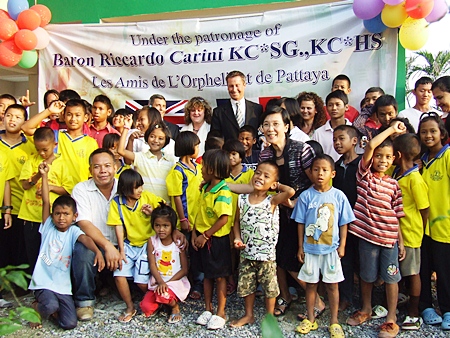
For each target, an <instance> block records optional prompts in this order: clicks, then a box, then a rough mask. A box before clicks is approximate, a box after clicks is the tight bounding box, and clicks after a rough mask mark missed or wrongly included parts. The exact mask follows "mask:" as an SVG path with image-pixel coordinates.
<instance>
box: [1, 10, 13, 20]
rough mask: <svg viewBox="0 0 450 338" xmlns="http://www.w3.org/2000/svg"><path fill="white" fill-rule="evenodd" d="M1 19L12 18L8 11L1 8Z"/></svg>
mask: <svg viewBox="0 0 450 338" xmlns="http://www.w3.org/2000/svg"><path fill="white" fill-rule="evenodd" d="M0 19H11V17H10V16H9V14H8V12H7V11H5V10H3V9H0Z"/></svg>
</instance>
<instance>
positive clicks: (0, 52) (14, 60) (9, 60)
mask: <svg viewBox="0 0 450 338" xmlns="http://www.w3.org/2000/svg"><path fill="white" fill-rule="evenodd" d="M21 58H22V51H21V50H20V49H19V48H18V47H17V46H16V44H15V43H14V40H13V39H11V40H8V41H3V42H2V43H0V65H2V66H3V67H14V66H15V65H17V64H18V63H19V61H20V59H21Z"/></svg>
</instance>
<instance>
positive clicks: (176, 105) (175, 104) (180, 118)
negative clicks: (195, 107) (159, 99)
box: [125, 100, 189, 126]
mask: <svg viewBox="0 0 450 338" xmlns="http://www.w3.org/2000/svg"><path fill="white" fill-rule="evenodd" d="M188 101H189V100H167V101H166V104H167V107H166V114H165V115H164V120H167V121H169V122H172V123H175V124H178V125H180V126H182V125H184V106H185V105H186V103H188ZM147 104H148V100H126V101H125V109H127V110H129V111H131V112H135V111H137V110H139V109H141V108H142V107H143V106H145V105H147Z"/></svg>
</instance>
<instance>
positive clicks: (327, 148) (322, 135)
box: [312, 119, 352, 162]
mask: <svg viewBox="0 0 450 338" xmlns="http://www.w3.org/2000/svg"><path fill="white" fill-rule="evenodd" d="M345 124H346V125H347V126H351V125H352V123H351V122H350V121H349V120H347V119H345ZM333 131H334V129H333V128H332V127H331V120H330V121H327V123H325V124H324V125H323V126H322V127H320V128H318V129H316V131H315V132H314V135H313V137H312V139H313V140H314V141H317V142H319V143H320V145H321V146H322V149H323V152H324V154H327V155H330V156H331V157H332V158H333V161H335V162H336V161H337V160H338V159H339V157H340V155H339V154H338V153H337V152H336V150H334V146H333Z"/></svg>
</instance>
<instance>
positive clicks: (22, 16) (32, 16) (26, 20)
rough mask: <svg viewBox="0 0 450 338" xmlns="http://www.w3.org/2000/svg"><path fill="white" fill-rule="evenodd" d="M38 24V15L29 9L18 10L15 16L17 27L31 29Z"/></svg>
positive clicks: (39, 19) (39, 22) (39, 21)
mask: <svg viewBox="0 0 450 338" xmlns="http://www.w3.org/2000/svg"><path fill="white" fill-rule="evenodd" d="M40 24H41V17H40V15H39V14H38V13H36V12H35V11H32V10H31V9H26V10H24V11H22V12H20V13H19V16H18V17H17V26H19V29H29V30H30V31H32V30H35V29H36V28H38V27H39V25H40Z"/></svg>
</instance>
